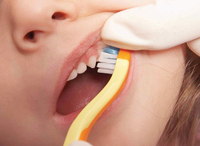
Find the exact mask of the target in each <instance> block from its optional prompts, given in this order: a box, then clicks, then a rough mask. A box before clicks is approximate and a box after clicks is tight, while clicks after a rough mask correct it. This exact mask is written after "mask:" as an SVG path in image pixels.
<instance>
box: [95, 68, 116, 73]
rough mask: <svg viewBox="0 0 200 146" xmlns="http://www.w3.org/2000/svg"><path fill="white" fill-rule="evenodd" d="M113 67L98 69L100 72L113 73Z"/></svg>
mask: <svg viewBox="0 0 200 146" xmlns="http://www.w3.org/2000/svg"><path fill="white" fill-rule="evenodd" d="M113 71H114V70H113V69H102V68H101V69H98V70H97V72H98V73H104V74H113Z"/></svg>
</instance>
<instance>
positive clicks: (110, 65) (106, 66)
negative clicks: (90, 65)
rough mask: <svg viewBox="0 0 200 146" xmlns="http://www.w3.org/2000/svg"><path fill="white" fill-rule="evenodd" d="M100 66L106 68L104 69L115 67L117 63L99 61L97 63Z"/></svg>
mask: <svg viewBox="0 0 200 146" xmlns="http://www.w3.org/2000/svg"><path fill="white" fill-rule="evenodd" d="M97 67H98V68H104V69H115V64H110V63H98V64H97Z"/></svg>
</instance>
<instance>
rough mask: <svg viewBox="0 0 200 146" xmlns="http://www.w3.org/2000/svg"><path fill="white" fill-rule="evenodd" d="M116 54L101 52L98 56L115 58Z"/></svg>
mask: <svg viewBox="0 0 200 146" xmlns="http://www.w3.org/2000/svg"><path fill="white" fill-rule="evenodd" d="M117 56H118V55H116V54H109V53H105V52H101V54H100V57H103V58H113V59H116V58H117Z"/></svg>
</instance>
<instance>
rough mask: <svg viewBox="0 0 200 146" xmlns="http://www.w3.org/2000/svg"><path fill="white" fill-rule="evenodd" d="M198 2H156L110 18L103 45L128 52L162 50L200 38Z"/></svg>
mask: <svg viewBox="0 0 200 146" xmlns="http://www.w3.org/2000/svg"><path fill="white" fill-rule="evenodd" d="M199 7H200V1H199V0H193V1H190V0H157V2H156V4H150V5H146V6H142V7H137V8H132V9H128V10H125V11H121V12H119V13H116V14H114V15H113V16H111V17H110V18H109V19H108V21H107V22H106V23H105V25H104V27H103V29H102V34H101V36H102V39H103V41H104V42H105V43H107V44H109V45H112V46H115V47H119V48H124V49H130V50H161V49H167V48H171V47H174V46H176V45H179V44H182V43H185V42H188V41H191V40H193V39H196V38H198V37H199V36H200V29H199V26H200V17H199V14H200V9H199Z"/></svg>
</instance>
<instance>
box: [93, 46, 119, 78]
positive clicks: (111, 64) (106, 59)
mask: <svg viewBox="0 0 200 146" xmlns="http://www.w3.org/2000/svg"><path fill="white" fill-rule="evenodd" d="M118 52H119V50H118V49H117V48H114V47H111V46H110V47H107V48H105V49H104V51H103V52H101V53H100V56H99V58H98V60H97V61H98V62H99V63H98V64H97V67H98V70H97V72H98V73H105V74H113V72H114V69H115V64H116V61H117V56H118V55H117V54H118Z"/></svg>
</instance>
